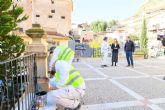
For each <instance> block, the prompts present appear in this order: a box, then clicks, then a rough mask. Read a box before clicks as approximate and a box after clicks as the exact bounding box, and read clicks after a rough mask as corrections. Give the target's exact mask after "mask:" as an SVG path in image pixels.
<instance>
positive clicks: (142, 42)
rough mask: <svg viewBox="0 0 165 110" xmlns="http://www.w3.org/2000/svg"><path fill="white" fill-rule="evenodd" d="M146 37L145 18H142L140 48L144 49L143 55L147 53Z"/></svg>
mask: <svg viewBox="0 0 165 110" xmlns="http://www.w3.org/2000/svg"><path fill="white" fill-rule="evenodd" d="M147 47H148V37H147V24H146V19H145V18H144V20H143V23H142V31H141V37H140V48H141V49H142V50H143V51H144V55H148V49H147Z"/></svg>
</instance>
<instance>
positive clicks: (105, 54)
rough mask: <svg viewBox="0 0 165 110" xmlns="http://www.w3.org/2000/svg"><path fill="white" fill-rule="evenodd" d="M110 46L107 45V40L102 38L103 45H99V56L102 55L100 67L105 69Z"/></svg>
mask: <svg viewBox="0 0 165 110" xmlns="http://www.w3.org/2000/svg"><path fill="white" fill-rule="evenodd" d="M109 49H110V46H109V44H108V38H107V37H104V39H103V43H102V45H101V54H102V64H101V67H102V68H104V67H107V63H108V53H109Z"/></svg>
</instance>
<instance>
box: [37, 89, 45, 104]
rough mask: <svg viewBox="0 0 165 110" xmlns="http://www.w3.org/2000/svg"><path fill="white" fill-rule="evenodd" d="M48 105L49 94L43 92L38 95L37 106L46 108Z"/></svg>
mask: <svg viewBox="0 0 165 110" xmlns="http://www.w3.org/2000/svg"><path fill="white" fill-rule="evenodd" d="M46 104H47V92H46V91H41V92H37V93H36V100H35V105H36V106H37V107H44V106H46Z"/></svg>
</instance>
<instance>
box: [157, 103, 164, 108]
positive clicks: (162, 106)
mask: <svg viewBox="0 0 165 110" xmlns="http://www.w3.org/2000/svg"><path fill="white" fill-rule="evenodd" d="M157 105H158V106H159V107H161V108H162V109H163V110H165V103H163V104H157Z"/></svg>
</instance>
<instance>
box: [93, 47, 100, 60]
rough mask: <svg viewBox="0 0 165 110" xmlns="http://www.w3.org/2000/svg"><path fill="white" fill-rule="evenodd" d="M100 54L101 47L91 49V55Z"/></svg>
mask: <svg viewBox="0 0 165 110" xmlns="http://www.w3.org/2000/svg"><path fill="white" fill-rule="evenodd" d="M101 56H102V54H101V48H94V49H93V57H94V58H95V57H101Z"/></svg>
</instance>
